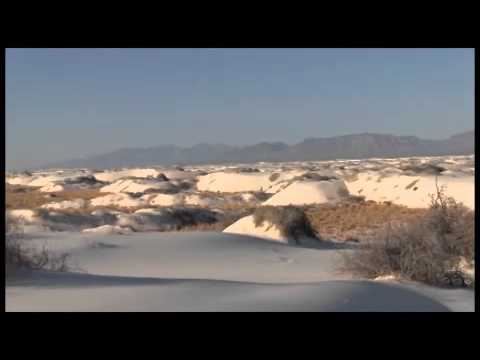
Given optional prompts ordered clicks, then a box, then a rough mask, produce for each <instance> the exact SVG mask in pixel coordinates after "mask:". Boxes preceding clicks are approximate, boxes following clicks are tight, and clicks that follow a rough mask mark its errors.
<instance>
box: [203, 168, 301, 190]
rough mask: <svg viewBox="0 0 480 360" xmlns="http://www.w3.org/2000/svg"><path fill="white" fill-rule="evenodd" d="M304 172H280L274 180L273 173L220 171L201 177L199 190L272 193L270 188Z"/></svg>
mask: <svg viewBox="0 0 480 360" xmlns="http://www.w3.org/2000/svg"><path fill="white" fill-rule="evenodd" d="M304 172H305V171H302V170H296V171H288V172H279V173H278V176H276V177H274V178H273V179H274V180H272V178H271V176H272V174H273V173H271V172H255V173H235V172H221V171H220V172H214V173H211V174H208V175H204V176H199V177H198V183H197V188H198V190H200V191H213V192H216V191H219V192H247V191H265V192H270V188H273V187H274V185H275V184H278V183H280V182H282V181H285V180H289V179H291V178H293V177H295V176H298V175H301V174H303V173H304ZM275 191H277V190H275Z"/></svg>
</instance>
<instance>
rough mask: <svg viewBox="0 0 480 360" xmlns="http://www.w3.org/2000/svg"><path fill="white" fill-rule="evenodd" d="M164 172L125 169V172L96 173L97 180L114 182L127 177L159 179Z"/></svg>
mask: <svg viewBox="0 0 480 360" xmlns="http://www.w3.org/2000/svg"><path fill="white" fill-rule="evenodd" d="M161 173H162V171H160V170H159V169H149V168H145V169H124V170H109V171H103V172H96V173H94V176H95V178H97V179H98V180H100V181H107V182H114V181H117V180H118V179H122V178H127V177H137V178H148V177H157V176H158V175H160V174H161Z"/></svg>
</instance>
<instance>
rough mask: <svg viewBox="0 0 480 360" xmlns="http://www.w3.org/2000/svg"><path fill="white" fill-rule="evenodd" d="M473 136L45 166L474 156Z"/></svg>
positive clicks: (176, 152) (117, 156) (125, 153)
mask: <svg viewBox="0 0 480 360" xmlns="http://www.w3.org/2000/svg"><path fill="white" fill-rule="evenodd" d="M474 148H475V134H474V131H473V130H472V131H468V132H465V133H461V134H456V135H453V136H451V137H450V138H448V139H444V140H425V139H420V138H418V137H416V136H395V135H386V134H371V133H364V134H354V135H344V136H335V137H329V138H309V139H305V140H304V141H302V142H301V143H298V144H294V145H288V144H285V143H282V142H272V143H269V142H262V143H259V144H255V145H248V146H228V145H223V144H198V145H195V146H193V147H190V148H183V147H178V146H174V145H165V146H156V147H149V148H130V149H120V150H117V151H114V152H111V153H108V154H102V155H96V156H91V157H87V158H83V159H74V160H67V161H60V162H55V163H51V164H47V165H46V166H43V168H77V167H86V168H100V169H101V168H112V167H128V166H150V165H174V164H205V163H221V162H243V163H250V162H257V161H314V160H333V159H362V158H370V157H403V156H435V155H468V154H474V151H475V150H474Z"/></svg>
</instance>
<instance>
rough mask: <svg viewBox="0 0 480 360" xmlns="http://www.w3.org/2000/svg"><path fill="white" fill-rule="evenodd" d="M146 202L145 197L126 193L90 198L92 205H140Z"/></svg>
mask: <svg viewBox="0 0 480 360" xmlns="http://www.w3.org/2000/svg"><path fill="white" fill-rule="evenodd" d="M146 204H148V201H147V200H146V199H145V198H143V197H142V198H136V197H133V196H131V195H130V194H126V193H118V194H108V195H105V196H99V197H96V198H93V199H91V200H90V205H92V206H118V207H124V208H129V207H140V206H145V205H146Z"/></svg>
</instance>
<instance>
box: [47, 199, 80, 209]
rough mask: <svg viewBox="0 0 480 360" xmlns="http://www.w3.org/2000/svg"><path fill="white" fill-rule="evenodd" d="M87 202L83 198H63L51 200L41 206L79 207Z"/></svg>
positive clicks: (51, 207) (58, 207) (56, 207)
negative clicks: (63, 199) (62, 199)
mask: <svg viewBox="0 0 480 360" xmlns="http://www.w3.org/2000/svg"><path fill="white" fill-rule="evenodd" d="M86 204H87V202H86V201H85V200H84V199H75V200H65V201H59V202H51V203H47V204H44V205H42V206H41V208H43V209H56V210H63V209H81V208H83V207H85V206H86Z"/></svg>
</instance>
